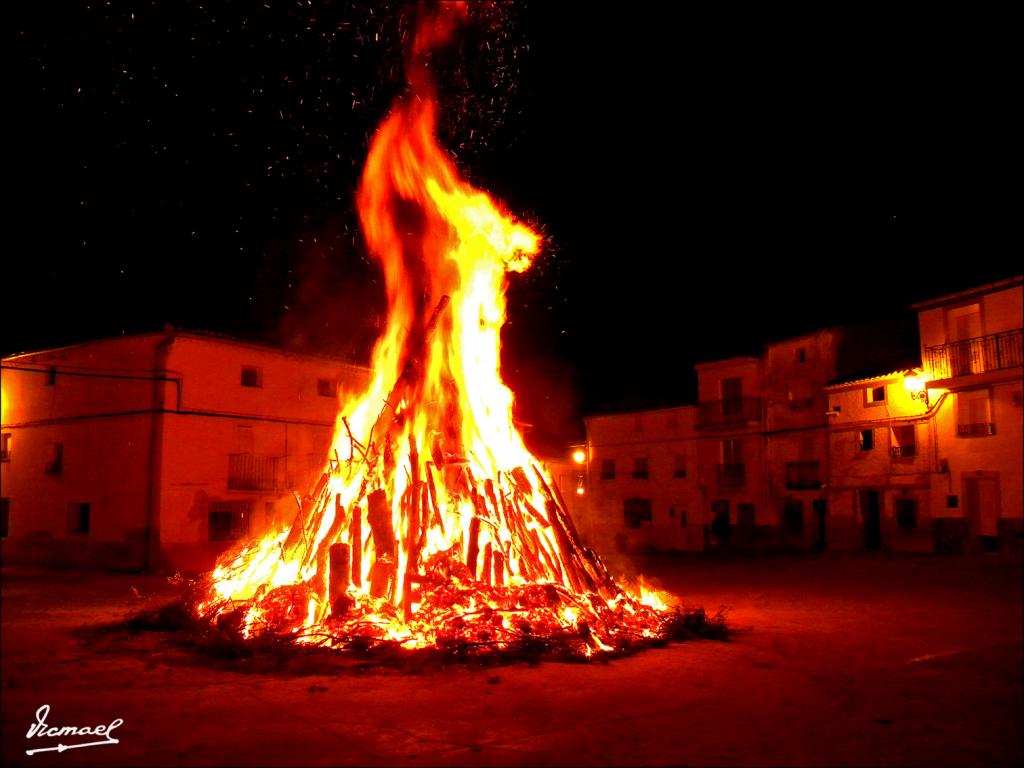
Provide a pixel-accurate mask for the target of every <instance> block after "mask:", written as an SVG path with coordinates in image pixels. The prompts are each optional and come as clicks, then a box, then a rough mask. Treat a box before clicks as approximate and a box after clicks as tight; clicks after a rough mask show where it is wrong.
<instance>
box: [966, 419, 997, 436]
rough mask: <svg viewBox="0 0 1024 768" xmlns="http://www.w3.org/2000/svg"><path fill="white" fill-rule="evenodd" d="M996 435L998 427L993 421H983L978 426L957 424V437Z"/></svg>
mask: <svg viewBox="0 0 1024 768" xmlns="http://www.w3.org/2000/svg"><path fill="white" fill-rule="evenodd" d="M995 433H996V425H995V424H993V423H992V422H991V421H983V422H980V423H978V424H957V425H956V436H957V437H988V436H989V435H994V434H995Z"/></svg>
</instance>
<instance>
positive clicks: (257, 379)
mask: <svg viewBox="0 0 1024 768" xmlns="http://www.w3.org/2000/svg"><path fill="white" fill-rule="evenodd" d="M242 386H243V387H253V388H255V389H260V388H261V387H262V386H263V369H262V368H253V367H251V366H247V365H243V366H242Z"/></svg>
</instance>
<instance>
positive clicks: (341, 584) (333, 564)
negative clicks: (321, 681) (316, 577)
mask: <svg viewBox="0 0 1024 768" xmlns="http://www.w3.org/2000/svg"><path fill="white" fill-rule="evenodd" d="M350 553H351V548H350V547H349V545H348V544H342V543H341V542H338V543H336V544H331V548H330V570H331V578H330V581H329V583H328V589H327V599H328V600H330V603H331V613H332V614H333V615H335V616H341V615H344V614H345V612H346V611H348V608H349V606H350V605H351V604H352V600H351V598H350V597H349V596H348V593H347V590H348V584H349V576H350V574H351V571H352V561H351V557H350Z"/></svg>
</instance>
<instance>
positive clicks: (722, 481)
mask: <svg viewBox="0 0 1024 768" xmlns="http://www.w3.org/2000/svg"><path fill="white" fill-rule="evenodd" d="M746 484H747V465H746V464H719V465H718V487H719V488H742V487H743V486H744V485H746Z"/></svg>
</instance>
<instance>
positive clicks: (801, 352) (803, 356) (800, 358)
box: [796, 347, 807, 363]
mask: <svg viewBox="0 0 1024 768" xmlns="http://www.w3.org/2000/svg"><path fill="white" fill-rule="evenodd" d="M796 361H797V362H798V363H806V362H807V350H806V349H804V348H803V347H800V348H799V349H798V350H797V351H796Z"/></svg>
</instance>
